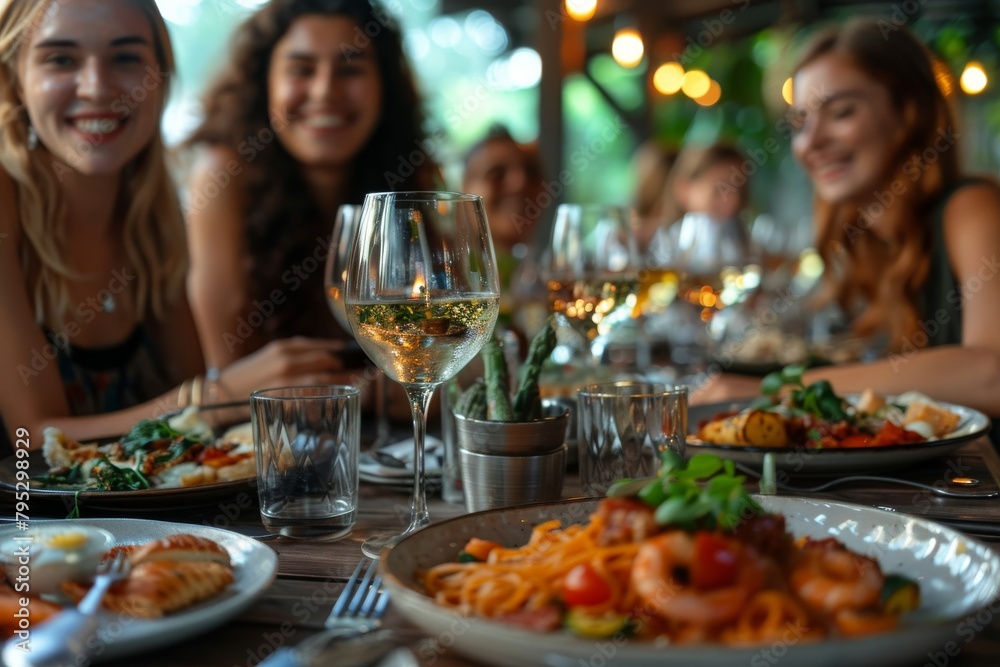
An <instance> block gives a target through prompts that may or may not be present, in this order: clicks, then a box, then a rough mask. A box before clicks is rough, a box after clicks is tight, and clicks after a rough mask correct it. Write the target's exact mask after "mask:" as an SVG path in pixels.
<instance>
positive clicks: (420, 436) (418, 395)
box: [406, 385, 436, 533]
mask: <svg viewBox="0 0 1000 667" xmlns="http://www.w3.org/2000/svg"><path fill="white" fill-rule="evenodd" d="M435 386H436V385H407V387H406V396H407V397H408V398H409V399H410V411H411V412H412V413H413V502H412V504H411V505H410V525H409V527H407V529H406V532H407V533H409V532H411V531H414V530H417V529H418V528H423V527H424V526H426V525H427V524H429V523H430V521H431V520H430V515H429V514H428V512H427V484H426V482H427V478H426V474H425V469H424V440H425V438H426V436H427V411H428V409H429V408H430V404H431V397H432V396H434V388H435Z"/></svg>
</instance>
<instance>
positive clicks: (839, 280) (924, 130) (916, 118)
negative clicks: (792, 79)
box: [794, 17, 961, 350]
mask: <svg viewBox="0 0 1000 667" xmlns="http://www.w3.org/2000/svg"><path fill="white" fill-rule="evenodd" d="M831 53H832V54H836V55H838V56H840V57H843V58H845V59H846V60H847V62H849V63H851V64H852V65H854V66H855V67H857V68H858V69H860V70H861V71H862V72H864V73H865V74H867V75H868V76H869V77H871V78H872V79H873V80H875V81H877V82H879V83H880V84H881V85H882V86H884V87H885V89H886V90H887V91H888V92H889V96H890V99H891V101H892V104H893V107H894V108H895V110H896V112H897V113H898V114H899V118H900V119H901V121H902V124H903V127H904V128H905V130H906V132H905V137H904V139H903V141H902V142H901V144H900V146H899V149H898V151H897V153H896V155H894V156H892V159H891V160H890V162H889V164H890V170H889V173H888V174H887V175H886V180H885V183H886V184H891V183H895V182H896V181H897V180H898V181H899V182H902V183H906V184H907V187H906V188H905V191H903V193H902V194H901V195H899V196H897V197H895V199H894V201H893V202H892V203H891V204H890V205H889V206H887V207H885V211H884V213H882V214H881V215H880V216H879V218H880V219H879V226H880V229H885V230H887V236H888V237H889V238H882V237H880V236H879V235H876V234H873V233H867V232H866V231H865V230H867V228H868V227H869V226H870V225H871V222H872V221H871V220H867V219H864V218H863V216H862V214H861V211H860V210H859V209H858V207H857V206H856V205H855V204H851V203H844V204H832V203H830V202H826V201H823V200H822V199H820V198H818V197H817V199H816V201H815V205H814V217H815V228H816V235H817V247H818V250H819V252H820V255H821V256H822V258H823V260H824V262H826V265H827V267H830V268H831V270H828V271H827V272H826V275H825V277H824V278H825V280H826V281H827V288H828V294H829V297H830V298H832V299H834V300H835V301H836V302H837V303H838V304H839V305H840V306H841V308H842V309H843V310H844V312H845V313H848V314H852V313H855V312H857V310H858V305H859V304H860V307H861V311H860V313H859V314H858V316H857V317H856V318H855V319H854V321H853V325H852V326H853V328H854V332H855V333H856V334H858V335H871V334H874V333H880V332H881V333H887V334H888V336H889V345H890V347H891V348H892V349H893V350H899V349H900V348H901V346H902V345H903V344H904V343H905V342H906V341H908V340H909V341H912V340H914V336H913V335H914V334H915V333H916V332H917V331H918V330H919V329H920V326H921V325H920V313H919V308H918V305H917V304H918V303H919V298H920V293H921V291H922V289H923V288H924V287H925V283H926V281H927V275H928V270H929V267H930V244H931V241H932V239H933V234H932V229H931V224H932V217H933V216H932V215H931V212H932V210H933V209H934V208H935V207H936V206H938V205H939V204H940V201H941V198H942V197H943V196H944V195H946V194H947V193H948V192H949V191H950V190H951V189H952V188H954V187H955V186H956V185H957V184H958V183H959V181H960V179H961V171H960V167H959V165H960V161H959V151H958V147H957V146H951V147H950V148H949V149H948V150H944V151H937V153H936V156H935V160H934V161H923V160H921V155H922V154H923V152H924V151H925V150H927V149H929V148H931V147H932V146H933V145H934V143H935V140H936V139H937V138H938V137H939V136H941V135H943V134H946V133H951V132H952V131H953V130H954V125H955V121H954V116H953V113H952V109H951V107H950V105H949V102H948V99H947V98H946V97H945V94H944V93H943V92H942V87H941V84H940V83H939V79H940V78H942V77H945V78H947V77H949V76H950V75H949V74H948V73H947V69H946V68H944V66H943V65H942V64H941V63H939V62H936V61H935V58H934V56H933V55H932V54H931V53H930V51H929V50H928V49H927V48H926V47H925V46H924V45H923V44H922V43H921V42H920V41H919V40H918V39H917V38H916V37H914V36H913V34H912V33H910V32H909V31H907V30H906V29H905V28H895V27H893V29H891V30H889V31H888V33H886V32H884V31H883V29H882V26H880V24H879V22H878V21H877V20H876V19H874V18H870V17H859V18H855V19H852V20H850V21H848V22H846V23H845V24H844V25H842V26H834V27H829V28H826V29H824V30H822V31H820V32H819V33H817V34H816V35H814V36H813V37H812V39H811V41H810V42H809V43H808V44H807V46H806V47H805V49H804V50H803V52H802V54H801V55H800V57H799V60H798V63H797V65H796V66H795V69H794V71H795V72H798V71H799V70H801V69H802V68H803V67H805V66H806V65H808V64H809V63H811V62H813V61H814V60H816V59H818V58H819V57H821V56H824V55H827V54H831ZM952 88H953V86H952ZM908 164H910V165H913V164H921V165H922V166H923V167H924V168H923V169H922V171H921V172H920V173H919V175H918V177H917V178H914V177H913V174H912V173H910V172H907V171H906V170H907V165H908ZM911 171H912V170H911ZM904 177H905V178H904Z"/></svg>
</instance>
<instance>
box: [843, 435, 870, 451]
mask: <svg viewBox="0 0 1000 667" xmlns="http://www.w3.org/2000/svg"><path fill="white" fill-rule="evenodd" d="M840 446H841V447H843V448H845V449H851V448H854V447H871V446H872V437H871V436H870V435H849V436H847V437H846V438H844V439H843V440H841V441H840Z"/></svg>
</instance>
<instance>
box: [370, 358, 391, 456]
mask: <svg viewBox="0 0 1000 667" xmlns="http://www.w3.org/2000/svg"><path fill="white" fill-rule="evenodd" d="M377 372H378V375H377V376H376V378H375V420H376V422H375V429H376V430H375V445H374V447H375V448H376V449H378V448H379V447H383V446H385V445H387V444H389V437H390V436H391V435H392V433H391V431H392V428H391V427H390V426H389V381H388V379H387V378H386V376H385V373H383V372H382V371H377Z"/></svg>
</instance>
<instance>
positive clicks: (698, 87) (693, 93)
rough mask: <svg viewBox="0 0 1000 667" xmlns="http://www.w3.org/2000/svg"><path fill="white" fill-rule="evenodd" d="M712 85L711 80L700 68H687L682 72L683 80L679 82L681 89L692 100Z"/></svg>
mask: <svg viewBox="0 0 1000 667" xmlns="http://www.w3.org/2000/svg"><path fill="white" fill-rule="evenodd" d="M711 85H712V80H711V79H710V78H708V75H707V74H705V73H704V72H702V71H701V70H700V69H692V70H688V71H687V72H686V73H685V74H684V81H683V83H681V90H683V91H684V94H685V95H687V96H688V97H690V98H691V99H693V100H696V99H698V98H699V97H701V96H702V95H704V94H705V93H707V92H708V89H709V87H710V86H711Z"/></svg>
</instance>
